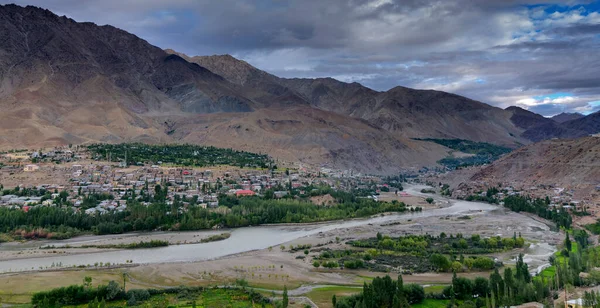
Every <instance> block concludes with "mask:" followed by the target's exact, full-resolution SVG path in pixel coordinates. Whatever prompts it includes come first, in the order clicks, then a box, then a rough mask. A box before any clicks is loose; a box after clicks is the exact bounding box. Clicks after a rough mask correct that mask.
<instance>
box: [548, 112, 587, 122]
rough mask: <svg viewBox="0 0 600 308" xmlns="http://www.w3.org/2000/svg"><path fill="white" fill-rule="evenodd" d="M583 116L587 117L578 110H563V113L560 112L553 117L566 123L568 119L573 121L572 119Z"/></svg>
mask: <svg viewBox="0 0 600 308" xmlns="http://www.w3.org/2000/svg"><path fill="white" fill-rule="evenodd" d="M583 117H585V116H584V115H583V114H581V113H578V112H573V113H569V112H563V113H560V114H557V115H555V116H553V117H551V119H552V120H554V121H555V122H557V123H564V122H568V121H572V120H577V119H581V118H583Z"/></svg>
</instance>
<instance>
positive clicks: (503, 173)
mask: <svg viewBox="0 0 600 308" xmlns="http://www.w3.org/2000/svg"><path fill="white" fill-rule="evenodd" d="M598 179H600V137H583V138H578V139H553V140H546V141H542V142H539V143H535V144H531V145H528V146H525V147H522V148H519V149H517V150H515V151H513V152H512V153H510V154H508V155H506V156H504V157H502V158H501V159H499V160H497V161H495V162H494V163H492V164H491V165H489V166H486V167H484V168H482V169H481V170H479V171H478V172H477V173H475V174H474V175H473V176H472V177H471V179H470V180H471V181H484V182H488V183H497V182H504V183H506V182H508V183H518V184H525V185H531V186H533V185H539V184H545V185H556V186H558V187H560V186H562V187H572V188H575V187H577V188H580V189H587V190H588V191H593V190H594V189H595V186H596V185H598Z"/></svg>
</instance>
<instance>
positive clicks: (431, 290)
mask: <svg viewBox="0 0 600 308" xmlns="http://www.w3.org/2000/svg"><path fill="white" fill-rule="evenodd" d="M445 287H446V285H436V286H428V287H425V288H424V289H425V293H442V291H443V290H444V288H445Z"/></svg>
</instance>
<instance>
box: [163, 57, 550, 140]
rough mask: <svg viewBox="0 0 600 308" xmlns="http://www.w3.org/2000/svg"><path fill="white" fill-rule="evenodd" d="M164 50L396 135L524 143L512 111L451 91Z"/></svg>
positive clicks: (243, 82) (236, 80)
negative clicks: (305, 75) (301, 73)
mask: <svg viewBox="0 0 600 308" xmlns="http://www.w3.org/2000/svg"><path fill="white" fill-rule="evenodd" d="M167 52H169V53H173V54H177V55H180V56H181V57H183V58H185V59H187V60H188V61H190V62H193V63H197V64H199V65H201V66H203V67H206V68H207V69H209V70H210V71H212V72H213V73H216V74H218V75H221V76H223V77H224V78H225V79H227V80H229V81H230V82H232V83H236V84H240V85H247V86H251V87H252V88H253V89H260V90H262V92H264V93H271V94H273V95H281V96H285V97H286V100H288V101H292V100H291V99H290V97H293V98H294V99H302V100H303V101H305V102H307V103H308V104H309V105H310V106H312V107H315V108H318V109H322V110H327V111H332V112H336V113H340V114H343V115H347V116H351V117H355V118H360V119H364V120H367V121H369V122H370V123H372V124H374V125H377V126H379V127H381V128H383V129H385V130H387V131H389V132H391V133H392V134H394V135H396V136H402V137H408V138H425V137H429V138H458V139H468V140H475V141H485V142H491V143H497V144H503V145H508V146H513V147H514V146H515V145H516V144H518V143H527V142H528V141H527V140H526V139H524V138H521V137H519V136H520V135H521V133H522V132H523V131H524V128H522V127H519V126H518V125H516V123H515V122H514V121H512V119H511V116H513V113H512V111H510V110H502V109H500V108H496V107H492V106H489V105H487V104H483V103H480V102H477V101H474V100H471V99H468V98H465V97H462V96H459V95H455V94H451V93H445V92H440V91H433V90H415V89H409V88H405V87H395V88H393V89H391V90H389V91H386V92H379V91H374V90H372V89H369V88H367V87H364V86H362V85H361V84H359V83H345V82H341V81H338V80H335V79H332V78H317V79H300V78H294V79H285V78H279V77H276V76H273V75H271V74H268V73H266V72H264V71H261V70H259V69H257V68H255V67H253V66H251V65H250V64H248V63H246V62H244V61H241V60H238V59H236V58H234V57H232V56H229V55H219V56H196V57H188V56H186V55H184V54H180V53H176V52H175V51H173V50H167ZM539 117H541V116H539ZM542 118H543V117H542Z"/></svg>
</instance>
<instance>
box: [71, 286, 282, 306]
mask: <svg viewBox="0 0 600 308" xmlns="http://www.w3.org/2000/svg"><path fill="white" fill-rule="evenodd" d="M194 303H195V307H197V308H210V307H231V308H258V307H261V305H260V304H257V303H252V301H251V300H250V299H249V297H248V295H247V294H246V293H244V292H242V291H240V290H225V289H211V290H206V291H204V292H202V293H200V294H199V295H195V296H189V297H187V298H178V296H177V295H175V294H167V295H156V296H152V297H151V298H150V299H149V300H148V301H145V302H143V303H139V304H138V305H136V306H127V302H126V301H124V300H123V301H115V302H110V303H108V306H110V307H177V308H192V307H194ZM66 307H69V308H87V307H88V304H84V305H78V306H66ZM266 307H273V306H272V305H267V306H266Z"/></svg>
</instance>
